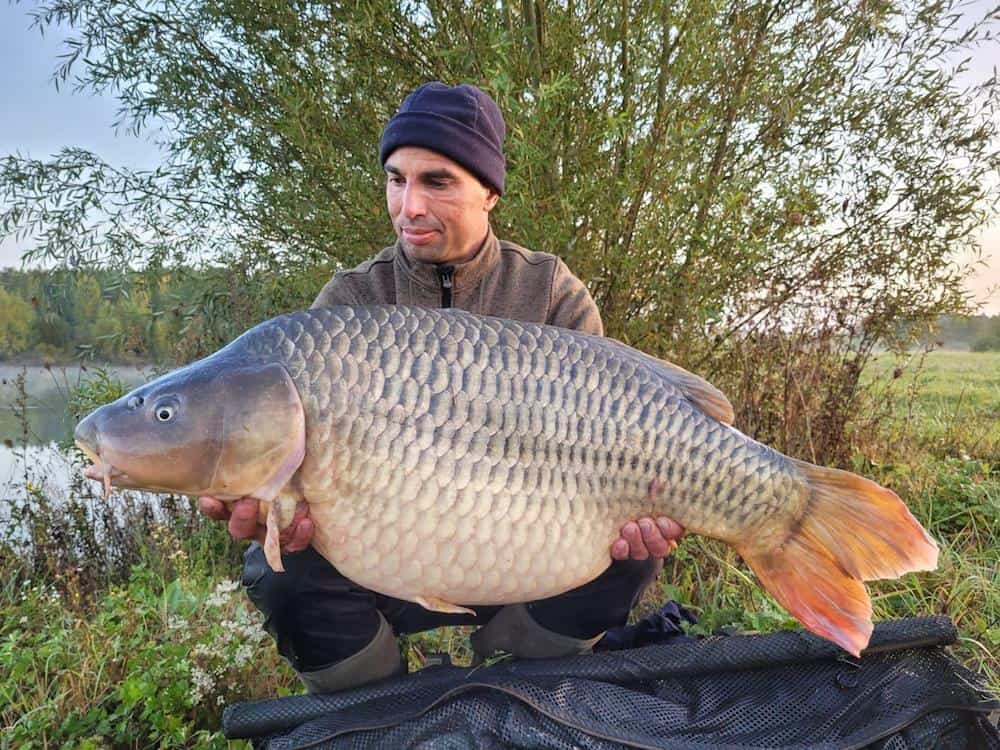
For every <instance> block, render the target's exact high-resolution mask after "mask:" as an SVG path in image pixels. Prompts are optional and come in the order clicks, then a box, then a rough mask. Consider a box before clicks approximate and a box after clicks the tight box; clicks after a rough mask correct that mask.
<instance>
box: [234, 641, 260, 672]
mask: <svg viewBox="0 0 1000 750" xmlns="http://www.w3.org/2000/svg"><path fill="white" fill-rule="evenodd" d="M256 650H257V649H255V648H254V647H253V645H252V644H250V643H244V644H243V645H242V646H240V647H239V648H238V649H236V654H235V655H234V656H233V662H234V663H235V665H236V666H237V667H242V666H244V665H246V664H249V663H250V660H251V659H252V658H253V655H254V653H255V652H256Z"/></svg>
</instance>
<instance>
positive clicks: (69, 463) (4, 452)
mask: <svg viewBox="0 0 1000 750" xmlns="http://www.w3.org/2000/svg"><path fill="white" fill-rule="evenodd" d="M94 369H95V367H94V366H89V367H88V366H79V365H77V366H66V367H62V366H59V367H56V366H52V367H44V366H42V365H21V366H16V365H6V364H0V517H3V516H5V515H6V514H5V513H4V508H3V507H2V506H4V505H7V506H8V507H9V503H11V502H13V500H14V499H15V498H22V497H23V496H24V492H25V486H26V484H27V483H30V484H31V485H32V486H33V487H36V488H38V489H39V490H42V491H45V492H46V494H47V495H48V496H50V497H53V498H58V497H64V496H65V495H66V493H67V492H69V490H70V486H71V484H72V481H73V477H74V476H76V475H78V474H79V471H80V469H81V467H80V466H79V465H76V466H74V465H73V457H72V456H71V455H70V454H69V453H66V452H63V451H62V450H61V449H60V443H63V444H68V443H69V442H71V440H72V435H73V428H74V426H75V425H74V423H73V420H72V418H71V417H70V415H69V413H68V410H67V405H68V402H69V398H70V394H71V393H72V391H73V389H74V388H75V387H76V386H77V385H79V383H80V382H81V379H83V378H86V377H88V376H89V375H91V374H93V370H94ZM103 369H105V370H106V371H108V372H109V373H110V374H113V375H114V376H115V377H117V378H118V379H120V380H121V381H122V382H124V383H126V385H128V386H135V385H138V384H140V383H142V382H145V381H146V380H148V379H150V378H152V377H154V376H155V373H154V372H153V370H152V369H151V368H141V367H121V366H105V367H104V368H103Z"/></svg>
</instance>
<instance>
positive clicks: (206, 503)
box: [198, 495, 229, 521]
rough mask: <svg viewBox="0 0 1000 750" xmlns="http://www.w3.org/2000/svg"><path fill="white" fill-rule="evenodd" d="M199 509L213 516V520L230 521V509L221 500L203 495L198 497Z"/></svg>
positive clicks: (210, 516)
mask: <svg viewBox="0 0 1000 750" xmlns="http://www.w3.org/2000/svg"><path fill="white" fill-rule="evenodd" d="M198 510H200V511H201V512H202V513H204V514H205V515H206V516H208V517H209V518H211V519H212V520H213V521H228V520H229V509H228V508H227V507H226V504H225V503H224V502H222V501H221V500H216V499H215V498H214V497H209V496H208V495H203V496H202V497H199V498H198Z"/></svg>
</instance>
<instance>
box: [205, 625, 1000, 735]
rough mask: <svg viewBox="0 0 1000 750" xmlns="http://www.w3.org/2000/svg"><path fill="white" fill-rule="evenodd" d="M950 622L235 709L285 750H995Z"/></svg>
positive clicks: (731, 644)
mask: <svg viewBox="0 0 1000 750" xmlns="http://www.w3.org/2000/svg"><path fill="white" fill-rule="evenodd" d="M954 638H955V630H954V626H953V625H952V623H951V622H950V620H948V619H947V618H944V617H932V618H919V619H908V620H900V621H895V622H887V623H880V624H879V625H878V626H876V630H875V633H874V635H873V637H872V643H871V645H870V647H869V648H868V650H867V651H866V652H865V655H864V658H863V659H861V660H860V661H856V660H854V659H851V658H849V657H844V656H843V652H841V651H839V650H838V649H837V648H836V647H835V646H832V645H831V644H829V643H827V642H825V641H822V640H821V639H819V638H816V637H814V636H812V635H809V634H808V633H803V632H785V633H775V634H773V635H766V636H728V637H713V638H708V639H705V640H701V641H697V642H682V643H672V644H663V645H653V646H646V647H644V648H636V649H628V650H623V651H613V652H606V653H598V654H594V655H591V656H583V657H574V658H571V659H558V660H546V661H537V662H526V661H520V662H501V663H499V664H494V665H492V666H490V667H482V668H475V669H467V668H459V667H452V666H441V667H433V668H428V669H424V670H422V671H420V672H418V673H417V674H414V675H409V676H406V677H403V678H399V679H395V680H390V681H386V682H383V683H379V684H377V685H373V686H370V687H366V688H360V689H357V690H352V691H347V692H344V693H338V694H334V695H327V696H307V695H303V696H294V697H290V698H282V699H276V700H269V701H258V702H254V703H243V704H238V705H235V706H231V707H230V708H228V709H227V711H226V714H225V717H224V720H223V722H224V723H223V726H224V729H225V731H226V734H227V736H229V737H231V738H237V737H241V738H253V739H254V740H255V744H256V745H257V746H259V747H267V748H269V750H277V749H279V748H281V749H284V748H348V747H349V748H361V749H367V748H552V749H553V750H556V749H558V750H562V749H563V748H567V749H568V748H583V749H584V750H591V749H594V750H598V749H599V750H605V749H607V748H622V747H636V748H671V749H672V750H677V749H683V748H698V749H699V750H704V749H705V748H709V747H711V748H732V749H733V750H736V749H740V750H747V749H750V748H820V749H822V748H861V747H874V748H884V749H885V750H910V749H911V748H963V749H964V748H988V749H990V750H1000V734H998V732H997V729H996V727H995V726H994V725H993V723H992V722H993V721H994V720H995V714H994V715H993V718H991V712H995V711H998V710H1000V703H998V702H997V701H996V700H995V699H994V698H993V697H992V696H990V695H988V694H987V693H986V692H985V690H984V689H983V688H982V687H981V685H980V680H979V679H978V677H977V676H976V675H975V674H973V673H971V672H969V671H968V670H966V669H965V668H963V667H962V666H961V665H959V664H958V663H956V662H955V661H954V659H953V658H952V657H951V656H949V654H948V653H947V651H946V649H944V648H943V645H944V644H947V643H950V642H952V641H953V640H954Z"/></svg>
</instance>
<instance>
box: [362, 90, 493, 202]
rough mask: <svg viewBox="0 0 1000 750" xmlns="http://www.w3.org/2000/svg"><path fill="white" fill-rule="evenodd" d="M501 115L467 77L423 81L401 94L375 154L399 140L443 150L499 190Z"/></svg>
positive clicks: (382, 156)
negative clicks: (447, 81) (457, 81)
mask: <svg viewBox="0 0 1000 750" xmlns="http://www.w3.org/2000/svg"><path fill="white" fill-rule="evenodd" d="M505 133H506V128H505V127H504V124H503V116H502V115H501V114H500V108H499V107H497V104H496V102H495V101H493V100H492V99H491V98H490V97H489V95H488V94H486V93H485V92H483V91H481V90H480V89H478V88H476V87H475V86H472V85H470V84H468V83H463V84H459V85H458V86H445V85H444V84H443V83H440V82H438V81H433V82H432V83H425V84H424V85H423V86H421V87H420V88H418V89H417V90H416V91H414V92H413V93H412V94H410V95H409V96H408V97H406V98H405V99H404V100H403V103H402V105H400V107H399V110H398V111H397V112H396V114H395V115H393V118H392V119H391V120H389V124H388V125H386V126H385V130H384V131H383V132H382V143H381V144H380V145H379V160H380V161H381V162H382V164H383V165H384V164H385V160H386V159H388V158H389V154H391V153H392V152H393V151H395V150H396V149H397V148H399V147H400V146H420V147H422V148H426V149H430V150H431V151H436V152H437V153H439V154H441V155H442V156H447V157H448V158H449V159H451V160H452V161H455V162H458V163H459V164H461V165H462V166H463V167H465V168H466V169H468V170H469V171H470V172H472V174H474V175H475V176H476V177H478V178H479V180H480V181H481V182H483V183H484V184H486V185H487V186H489V187H491V188H493V189H494V190H496V191H497V192H498V193H500V194H501V195H502V194H503V181H504V174H505V173H506V164H505V162H504V157H503V137H504V134H505Z"/></svg>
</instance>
